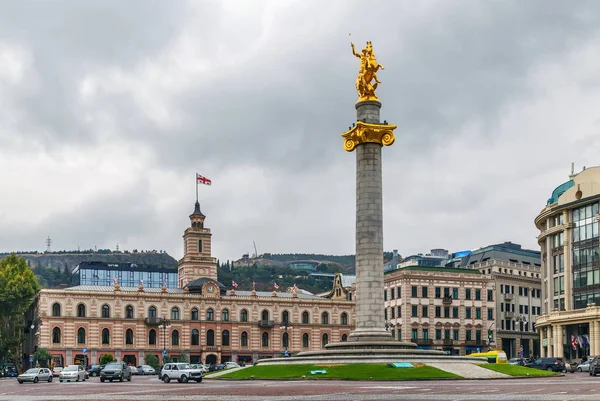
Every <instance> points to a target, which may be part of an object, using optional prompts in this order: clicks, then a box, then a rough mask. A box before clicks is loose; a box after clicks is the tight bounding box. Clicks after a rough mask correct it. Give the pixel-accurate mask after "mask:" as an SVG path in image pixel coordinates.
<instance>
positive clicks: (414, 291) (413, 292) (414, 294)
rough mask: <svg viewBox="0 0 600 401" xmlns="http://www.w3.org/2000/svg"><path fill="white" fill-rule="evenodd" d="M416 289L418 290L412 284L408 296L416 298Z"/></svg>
mask: <svg viewBox="0 0 600 401" xmlns="http://www.w3.org/2000/svg"><path fill="white" fill-rule="evenodd" d="M417 291H418V287H417V286H416V285H413V286H412V288H411V292H410V296H411V297H413V298H416V297H417V296H418V295H417Z"/></svg>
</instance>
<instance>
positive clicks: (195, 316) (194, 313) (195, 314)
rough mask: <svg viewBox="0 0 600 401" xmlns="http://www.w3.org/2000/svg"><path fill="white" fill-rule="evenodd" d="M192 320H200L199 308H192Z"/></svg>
mask: <svg viewBox="0 0 600 401" xmlns="http://www.w3.org/2000/svg"><path fill="white" fill-rule="evenodd" d="M192 320H198V308H192Z"/></svg>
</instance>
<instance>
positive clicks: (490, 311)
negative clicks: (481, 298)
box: [487, 308, 494, 320]
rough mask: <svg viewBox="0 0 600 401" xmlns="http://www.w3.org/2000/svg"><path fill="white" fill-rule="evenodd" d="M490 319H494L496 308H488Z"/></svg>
mask: <svg viewBox="0 0 600 401" xmlns="http://www.w3.org/2000/svg"><path fill="white" fill-rule="evenodd" d="M487 311H488V320H494V309H493V308H488V310H487Z"/></svg>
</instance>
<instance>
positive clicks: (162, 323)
mask: <svg viewBox="0 0 600 401" xmlns="http://www.w3.org/2000/svg"><path fill="white" fill-rule="evenodd" d="M160 326H161V327H162V329H163V353H162V364H163V366H164V365H165V357H166V355H167V329H168V328H169V327H171V323H170V322H169V321H168V320H167V319H165V318H164V317H163V318H162V319H160Z"/></svg>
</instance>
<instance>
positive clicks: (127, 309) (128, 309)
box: [125, 305, 133, 319]
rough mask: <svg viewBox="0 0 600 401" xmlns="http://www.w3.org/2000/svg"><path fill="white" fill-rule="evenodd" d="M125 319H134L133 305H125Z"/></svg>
mask: <svg viewBox="0 0 600 401" xmlns="http://www.w3.org/2000/svg"><path fill="white" fill-rule="evenodd" d="M125 319H133V306H131V305H127V306H126V307H125Z"/></svg>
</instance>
